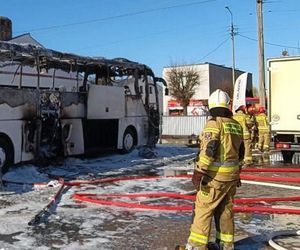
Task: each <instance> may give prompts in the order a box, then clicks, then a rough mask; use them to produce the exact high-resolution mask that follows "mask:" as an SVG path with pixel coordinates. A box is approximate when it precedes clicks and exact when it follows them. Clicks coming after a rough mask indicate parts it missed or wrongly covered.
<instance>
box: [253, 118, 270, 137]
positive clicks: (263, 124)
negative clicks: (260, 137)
mask: <svg viewBox="0 0 300 250" xmlns="http://www.w3.org/2000/svg"><path fill="white" fill-rule="evenodd" d="M256 122H257V124H258V131H259V133H270V128H269V122H268V117H267V115H266V114H264V113H261V114H258V115H257V116H256Z"/></svg>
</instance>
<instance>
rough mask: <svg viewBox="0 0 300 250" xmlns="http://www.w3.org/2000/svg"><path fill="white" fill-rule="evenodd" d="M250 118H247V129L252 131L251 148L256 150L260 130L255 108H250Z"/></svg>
mask: <svg viewBox="0 0 300 250" xmlns="http://www.w3.org/2000/svg"><path fill="white" fill-rule="evenodd" d="M247 110H248V117H247V127H248V128H249V131H250V138H251V148H255V145H256V143H257V141H258V128H257V122H256V108H255V106H252V105H251V106H249V107H248V109H247Z"/></svg>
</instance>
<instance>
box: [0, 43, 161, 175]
mask: <svg viewBox="0 0 300 250" xmlns="http://www.w3.org/2000/svg"><path fill="white" fill-rule="evenodd" d="M62 72H63V73H62ZM158 82H162V83H163V84H165V82H164V81H163V79H161V78H156V77H155V76H154V73H153V72H152V70H151V69H150V68H149V67H147V66H146V65H143V64H139V63H136V62H132V61H129V60H126V59H113V60H108V59H104V58H92V57H81V56H77V55H73V54H67V53H61V52H58V51H54V50H49V49H45V48H41V47H38V46H33V45H28V44H27V45H20V44H13V43H8V42H0V161H1V169H2V171H3V172H5V171H6V170H7V169H8V167H9V166H10V165H11V164H14V163H19V162H23V161H31V160H41V159H49V158H53V157H56V156H71V155H84V154H87V153H89V152H97V151H99V149H102V148H115V149H118V150H120V151H122V152H124V153H126V152H130V151H131V150H132V149H133V148H134V146H139V145H148V146H150V147H152V146H153V145H155V143H156V142H157V139H158V137H159V124H160V121H159V118H160V109H161V108H160V97H159V95H160V93H159V92H160V90H159V84H158Z"/></svg>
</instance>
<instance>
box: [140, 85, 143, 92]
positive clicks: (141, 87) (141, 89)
mask: <svg viewBox="0 0 300 250" xmlns="http://www.w3.org/2000/svg"><path fill="white" fill-rule="evenodd" d="M140 93H141V94H143V86H140Z"/></svg>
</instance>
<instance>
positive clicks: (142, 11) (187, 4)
mask: <svg viewBox="0 0 300 250" xmlns="http://www.w3.org/2000/svg"><path fill="white" fill-rule="evenodd" d="M215 1H217V0H202V1H195V2H191V3H185V4H177V5H171V6H166V7H160V8H152V9H146V10H141V11H136V12H128V13H124V14H120V15H115V16H109V17H103V18H97V19H92V20H86V21H81V22H75V23H68V24H61V25H53V26H48V27H41V28H36V29H31V30H27V31H18V32H17V33H25V32H37V31H44V30H53V29H60V28H65V27H70V26H75V25H82V24H88V23H95V22H101V21H108V20H113V19H118V18H123V17H129V16H137V15H141V14H145V13H150V12H157V11H160V10H169V9H175V8H181V7H187V6H193V5H198V4H204V3H209V2H215Z"/></svg>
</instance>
